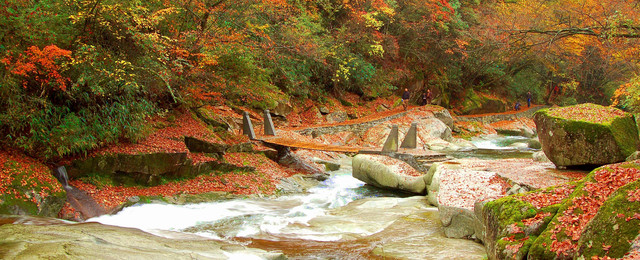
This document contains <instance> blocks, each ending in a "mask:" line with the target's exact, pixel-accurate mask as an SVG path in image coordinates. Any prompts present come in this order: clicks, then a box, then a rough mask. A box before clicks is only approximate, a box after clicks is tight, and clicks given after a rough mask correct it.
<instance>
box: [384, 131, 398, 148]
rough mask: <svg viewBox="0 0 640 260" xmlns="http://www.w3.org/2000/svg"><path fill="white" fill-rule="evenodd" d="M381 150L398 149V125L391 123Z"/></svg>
mask: <svg viewBox="0 0 640 260" xmlns="http://www.w3.org/2000/svg"><path fill="white" fill-rule="evenodd" d="M382 151H383V152H397V151H398V125H393V126H392V127H391V132H390V133H389V137H387V141H385V142H384V146H383V147H382Z"/></svg>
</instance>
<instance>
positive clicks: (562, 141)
mask: <svg viewBox="0 0 640 260" xmlns="http://www.w3.org/2000/svg"><path fill="white" fill-rule="evenodd" d="M574 111H581V113H591V114H594V115H598V116H597V117H596V118H595V119H594V118H584V119H582V120H580V119H576V118H574V117H571V115H573V114H574ZM534 121H535V123H536V126H537V128H538V135H539V137H540V143H542V150H543V151H544V153H545V154H546V155H547V157H548V158H549V160H551V161H552V162H553V163H554V164H555V165H556V166H558V167H567V166H581V165H592V166H593V165H604V164H610V163H616V162H621V161H624V160H625V159H626V158H627V157H628V156H629V155H631V154H632V153H633V152H635V151H636V150H638V147H639V145H640V140H639V139H638V129H637V126H636V123H635V121H634V118H633V116H632V115H630V114H627V113H624V112H622V111H620V110H617V109H615V108H609V107H602V106H599V105H594V104H581V105H577V106H571V107H564V108H555V109H544V110H540V111H538V112H537V113H536V114H535V117H534Z"/></svg>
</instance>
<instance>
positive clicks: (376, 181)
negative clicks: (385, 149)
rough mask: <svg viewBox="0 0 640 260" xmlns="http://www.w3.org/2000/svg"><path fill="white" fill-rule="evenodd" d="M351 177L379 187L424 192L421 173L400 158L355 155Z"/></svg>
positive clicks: (417, 192)
mask: <svg viewBox="0 0 640 260" xmlns="http://www.w3.org/2000/svg"><path fill="white" fill-rule="evenodd" d="M353 177H354V178H356V179H358V180H361V181H363V182H365V183H367V184H370V185H373V186H376V187H380V188H385V189H394V190H400V191H405V192H411V193H416V194H425V183H424V181H423V177H422V174H420V173H419V172H417V171H416V170H415V169H413V168H412V167H411V166H409V165H408V164H407V163H405V162H403V161H401V160H397V159H393V158H390V157H387V156H383V155H365V154H359V155H356V156H355V157H354V158H353Z"/></svg>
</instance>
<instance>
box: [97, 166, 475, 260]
mask: <svg viewBox="0 0 640 260" xmlns="http://www.w3.org/2000/svg"><path fill="white" fill-rule="evenodd" d="M402 197H406V195H404V194H397V193H392V192H389V191H384V190H380V189H377V188H374V187H371V186H369V185H364V183H363V182H361V181H359V180H357V179H355V178H353V177H351V167H350V166H349V165H348V162H345V165H343V166H342V168H341V170H339V171H336V172H334V173H333V174H332V176H331V178H329V179H328V180H326V181H324V182H322V183H321V184H320V185H319V186H317V187H315V188H312V189H310V190H309V191H308V193H305V194H293V195H283V196H280V197H274V198H249V199H233V200H225V201H218V202H209V203H199V204H188V205H169V204H157V203H154V204H139V205H135V206H132V207H127V208H125V209H123V210H122V211H120V212H119V213H117V214H115V215H104V216H101V217H97V218H93V219H90V220H88V221H95V222H100V223H103V224H109V225H115V226H122V227H134V228H138V229H142V230H145V231H147V232H150V233H153V234H157V235H161V236H162V235H163V234H166V232H164V231H178V232H186V233H194V234H197V235H200V236H205V237H209V238H214V239H220V240H225V241H230V242H234V243H239V244H243V245H246V246H249V247H257V248H262V249H265V250H278V251H282V252H283V253H285V254H286V255H287V256H289V257H291V258H294V259H327V258H330V259H331V258H332V259H362V258H383V257H384V256H387V255H389V256H391V255H394V256H395V257H400V258H404V259H451V258H452V257H453V258H457V257H464V258H471V259H474V258H475V259H481V258H482V256H483V255H484V249H483V247H482V246H481V245H479V244H477V243H474V242H472V241H468V240H462V239H448V238H446V237H444V235H443V232H442V228H441V224H440V222H439V220H438V217H437V213H438V212H437V209H436V208H433V207H430V206H428V205H427V203H426V201H425V199H424V197H423V196H420V197H412V198H402ZM372 252H373V253H372Z"/></svg>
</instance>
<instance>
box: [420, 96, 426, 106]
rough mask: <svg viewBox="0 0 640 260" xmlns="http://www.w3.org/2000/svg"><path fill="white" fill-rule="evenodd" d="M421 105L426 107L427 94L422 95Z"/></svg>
mask: <svg viewBox="0 0 640 260" xmlns="http://www.w3.org/2000/svg"><path fill="white" fill-rule="evenodd" d="M421 105H423V106H426V105H427V93H422V103H421Z"/></svg>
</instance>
